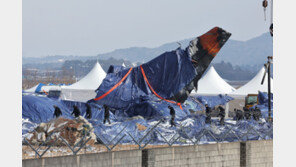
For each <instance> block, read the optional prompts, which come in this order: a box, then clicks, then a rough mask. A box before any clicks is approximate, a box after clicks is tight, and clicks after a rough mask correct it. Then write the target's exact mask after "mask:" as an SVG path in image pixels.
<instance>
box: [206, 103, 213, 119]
mask: <svg viewBox="0 0 296 167" xmlns="http://www.w3.org/2000/svg"><path fill="white" fill-rule="evenodd" d="M205 107H206V121H205V123H206V124H210V123H211V113H212V109H211V107H209V106H208V105H207V104H206V105H205Z"/></svg>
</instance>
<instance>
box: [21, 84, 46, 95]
mask: <svg viewBox="0 0 296 167" xmlns="http://www.w3.org/2000/svg"><path fill="white" fill-rule="evenodd" d="M43 86H45V84H43V83H39V84H37V85H35V86H34V87H32V88H30V89H26V90H24V92H26V93H38V92H41V88H42V87H43Z"/></svg>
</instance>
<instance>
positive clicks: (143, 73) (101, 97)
mask: <svg viewBox="0 0 296 167" xmlns="http://www.w3.org/2000/svg"><path fill="white" fill-rule="evenodd" d="M140 68H141V72H142V75H143V77H144V80H145V81H146V83H147V85H148V86H149V88H150V90H151V92H152V93H153V94H154V95H155V96H157V97H158V98H160V99H162V100H164V101H167V102H169V103H173V104H176V105H178V106H179V107H180V109H181V110H183V108H182V105H181V103H178V102H175V101H171V100H167V99H165V98H163V97H161V96H160V95H158V94H157V93H156V92H155V91H154V89H153V88H152V86H151V85H150V83H149V81H148V79H147V77H146V74H145V72H144V69H143V67H142V65H141V66H140ZM132 69H133V68H132V67H131V68H130V69H129V71H128V72H127V73H126V74H125V75H124V77H123V78H122V79H121V80H120V81H119V82H118V83H117V84H116V85H114V86H113V87H112V88H111V89H110V90H108V91H107V92H106V93H104V94H103V95H102V96H100V97H97V98H95V99H94V100H95V101H98V100H101V99H103V98H104V97H106V96H107V95H108V94H110V93H111V92H112V91H113V90H114V89H116V88H117V87H118V86H119V85H121V83H122V82H123V81H124V80H125V79H126V78H127V77H128V75H129V74H130V73H131V71H132Z"/></svg>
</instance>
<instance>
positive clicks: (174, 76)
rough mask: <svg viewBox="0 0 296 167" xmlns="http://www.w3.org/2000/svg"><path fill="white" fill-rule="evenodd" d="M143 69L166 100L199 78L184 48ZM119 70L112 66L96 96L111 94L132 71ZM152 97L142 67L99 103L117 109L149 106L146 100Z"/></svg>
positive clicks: (166, 54) (152, 84) (161, 57)
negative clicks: (114, 87) (115, 86)
mask: <svg viewBox="0 0 296 167" xmlns="http://www.w3.org/2000/svg"><path fill="white" fill-rule="evenodd" d="M142 67H143V70H144V72H145V74H146V77H147V79H148V81H149V83H150V85H151V86H152V87H153V89H154V90H155V91H156V92H157V93H158V94H159V95H160V96H161V97H163V98H169V97H172V96H173V95H174V94H176V93H178V92H179V91H180V90H181V89H182V88H183V87H185V86H186V85H187V84H188V83H189V82H190V81H192V80H193V78H194V77H195V75H196V71H195V69H194V67H193V65H192V63H191V60H190V57H189V56H188V54H187V53H186V51H184V50H182V49H181V48H179V49H177V50H174V51H171V52H166V53H164V54H162V55H160V56H158V57H157V58H155V59H153V60H151V61H150V62H148V63H145V64H143V65H142ZM118 68H119V67H113V66H111V68H110V69H109V71H108V72H109V73H108V75H107V76H106V78H105V79H104V81H103V82H102V84H101V85H100V87H99V89H97V91H96V92H97V96H96V97H100V96H102V95H103V94H105V93H106V92H107V91H109V90H110V88H112V87H113V86H114V85H115V84H117V83H118V82H119V81H120V80H121V79H122V78H123V77H124V76H125V75H126V74H127V73H128V71H129V69H127V68H125V69H123V70H122V68H120V69H118ZM149 94H151V92H150V89H149V87H148V85H147V83H146V82H145V80H144V77H143V75H142V72H141V69H140V67H135V68H133V69H132V71H131V72H130V74H129V75H128V76H127V78H126V79H125V80H124V81H123V82H122V84H121V85H120V86H118V87H117V88H116V89H115V90H113V91H112V92H111V93H110V94H108V95H107V96H106V97H104V98H103V99H101V100H99V101H97V103H98V104H106V105H108V106H111V107H113V108H117V109H122V108H129V107H131V106H133V105H135V104H138V105H140V104H144V105H145V106H149V105H148V104H147V103H148V102H147V101H149V100H150V99H151V98H152V97H150V96H148V95H149ZM146 102H147V103H146Z"/></svg>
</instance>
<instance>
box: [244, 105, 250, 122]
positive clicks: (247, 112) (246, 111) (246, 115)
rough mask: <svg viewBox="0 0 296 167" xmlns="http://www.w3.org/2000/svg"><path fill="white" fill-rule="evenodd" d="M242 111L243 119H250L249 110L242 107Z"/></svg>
mask: <svg viewBox="0 0 296 167" xmlns="http://www.w3.org/2000/svg"><path fill="white" fill-rule="evenodd" d="M243 110H244V116H245V119H246V120H249V119H250V118H251V112H250V110H249V109H248V108H247V107H244V108H243Z"/></svg>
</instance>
